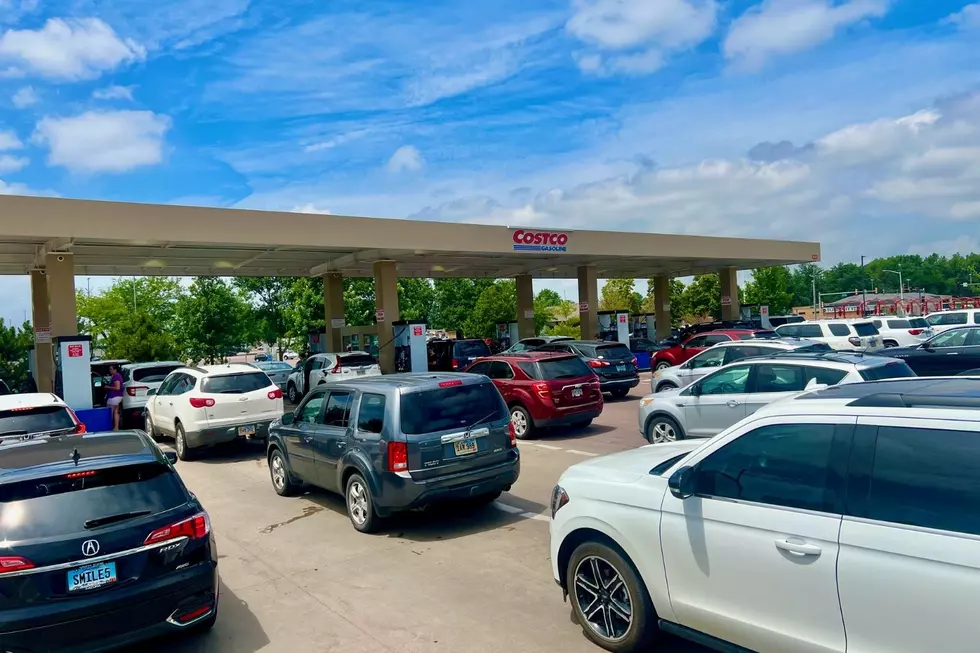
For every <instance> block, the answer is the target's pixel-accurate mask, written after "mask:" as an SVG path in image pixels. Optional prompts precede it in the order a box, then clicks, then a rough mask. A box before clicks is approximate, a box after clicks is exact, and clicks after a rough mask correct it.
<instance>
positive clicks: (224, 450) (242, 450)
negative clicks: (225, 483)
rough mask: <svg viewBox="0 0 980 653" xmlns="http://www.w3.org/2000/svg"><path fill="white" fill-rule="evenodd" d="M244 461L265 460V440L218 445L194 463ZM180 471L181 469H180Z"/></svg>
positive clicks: (201, 455) (203, 453) (207, 450)
mask: <svg viewBox="0 0 980 653" xmlns="http://www.w3.org/2000/svg"><path fill="white" fill-rule="evenodd" d="M244 460H261V461H264V460H265V440H241V441H238V440H236V441H235V442H228V443H225V444H217V445H215V446H213V447H209V448H207V449H202V450H201V451H200V453H198V455H197V457H196V458H195V459H194V462H200V463H206V464H208V465H220V464H222V463H237V462H242V461H244ZM178 470H179V467H178Z"/></svg>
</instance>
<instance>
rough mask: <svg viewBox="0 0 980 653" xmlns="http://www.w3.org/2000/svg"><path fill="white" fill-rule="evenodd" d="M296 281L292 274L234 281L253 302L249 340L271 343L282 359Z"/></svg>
mask: <svg viewBox="0 0 980 653" xmlns="http://www.w3.org/2000/svg"><path fill="white" fill-rule="evenodd" d="M294 281H295V279H294V278H292V277H236V278H235V279H234V281H233V282H232V283H233V285H234V286H235V288H237V289H238V291H239V292H241V293H242V294H243V295H244V296H246V297H247V298H248V299H249V300H250V302H251V308H252V311H251V313H252V315H251V318H252V319H251V328H250V331H251V332H252V333H251V334H249V335H251V337H250V338H249V340H250V341H253V342H250V343H249V344H256V343H257V342H265V343H269V344H270V345H272V347H273V349H275V350H276V351H277V352H278V356H277V357H278V358H280V359H281V358H282V353H283V351H285V349H286V343H285V342H283V340H284V339H285V338H286V336H287V334H288V332H289V325H288V323H287V319H286V305H287V298H288V296H289V290H290V288H291V287H292V285H293V282H294ZM320 303H321V305H322V303H323V302H322V300H321V302H320Z"/></svg>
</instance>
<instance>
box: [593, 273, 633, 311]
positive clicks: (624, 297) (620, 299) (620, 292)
mask: <svg viewBox="0 0 980 653" xmlns="http://www.w3.org/2000/svg"><path fill="white" fill-rule="evenodd" d="M635 287H636V281H635V280H634V279H609V280H608V281H606V285H604V286H603V287H602V293H601V296H600V298H599V309H600V310H603V311H617V310H624V309H625V310H627V311H629V312H630V313H632V314H634V315H638V314H639V313H640V312H641V310H642V304H643V296H642V295H641V294H640V293H638V292H636V290H635Z"/></svg>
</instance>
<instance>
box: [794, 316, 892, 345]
mask: <svg viewBox="0 0 980 653" xmlns="http://www.w3.org/2000/svg"><path fill="white" fill-rule="evenodd" d="M776 333H777V334H779V337H780V338H806V339H807V340H819V341H820V342H825V343H827V344H828V345H830V346H831V347H832V348H833V349H836V350H838V351H865V352H876V351H879V350H881V349H884V348H885V344H884V343H883V342H882V339H881V335H879V333H878V329H877V327H875V325H874V324H872V323H871V321H870V320H867V319H862V320H820V321H816V322H797V323H795V324H784V325H782V326H779V327H776Z"/></svg>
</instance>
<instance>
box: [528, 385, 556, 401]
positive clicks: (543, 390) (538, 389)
mask: <svg viewBox="0 0 980 653" xmlns="http://www.w3.org/2000/svg"><path fill="white" fill-rule="evenodd" d="M531 389H532V390H534V392H535V393H537V395H538V396H539V397H541V398H542V399H545V400H547V401H550V400H551V386H549V385H548V384H547V383H545V382H544V381H537V382H535V383H532V384H531Z"/></svg>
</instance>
